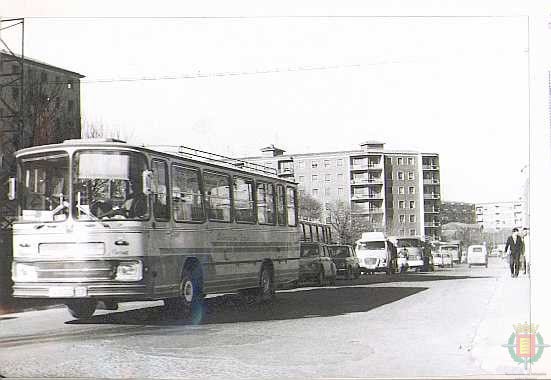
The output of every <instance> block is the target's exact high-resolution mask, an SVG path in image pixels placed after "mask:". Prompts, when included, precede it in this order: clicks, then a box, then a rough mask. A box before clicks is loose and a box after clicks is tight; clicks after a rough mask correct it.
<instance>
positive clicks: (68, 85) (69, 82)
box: [67, 80, 73, 90]
mask: <svg viewBox="0 0 551 380" xmlns="http://www.w3.org/2000/svg"><path fill="white" fill-rule="evenodd" d="M67 88H68V89H69V90H71V89H72V88H73V81H72V80H68V81H67Z"/></svg>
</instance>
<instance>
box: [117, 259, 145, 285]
mask: <svg viewBox="0 0 551 380" xmlns="http://www.w3.org/2000/svg"><path fill="white" fill-rule="evenodd" d="M142 277H143V265H142V262H141V261H121V262H120V263H119V265H118V266H117V273H116V274H115V280H119V281H139V280H141V279H142Z"/></svg>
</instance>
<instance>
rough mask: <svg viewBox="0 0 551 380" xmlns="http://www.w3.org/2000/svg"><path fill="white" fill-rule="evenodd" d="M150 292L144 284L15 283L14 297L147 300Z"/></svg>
mask: <svg viewBox="0 0 551 380" xmlns="http://www.w3.org/2000/svg"><path fill="white" fill-rule="evenodd" d="M149 294H150V291H148V288H147V287H146V285H143V284H81V283H79V284H70V283H64V284H55V285H54V284H45V283H42V284H40V283H15V284H14V285H13V297H17V298H55V299H66V298H98V299H103V298H105V299H112V300H145V299H151V296H148V295H149Z"/></svg>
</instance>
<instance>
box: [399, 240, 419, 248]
mask: <svg viewBox="0 0 551 380" xmlns="http://www.w3.org/2000/svg"><path fill="white" fill-rule="evenodd" d="M397 246H398V247H399V248H404V247H421V242H420V241H419V239H398V242H397Z"/></svg>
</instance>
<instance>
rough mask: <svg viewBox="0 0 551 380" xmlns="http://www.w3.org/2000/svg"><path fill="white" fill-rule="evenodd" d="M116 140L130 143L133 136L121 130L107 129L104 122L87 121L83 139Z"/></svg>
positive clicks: (83, 130)
mask: <svg viewBox="0 0 551 380" xmlns="http://www.w3.org/2000/svg"><path fill="white" fill-rule="evenodd" d="M102 137H104V138H114V139H117V140H124V141H128V140H130V139H132V137H133V136H132V134H128V133H125V132H123V131H122V130H121V129H118V128H113V127H106V126H105V125H104V124H103V123H102V122H89V121H85V122H84V126H83V128H82V138H85V139H92V138H102Z"/></svg>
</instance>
